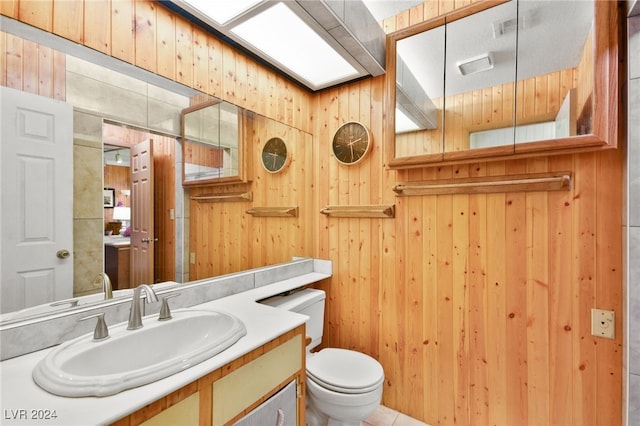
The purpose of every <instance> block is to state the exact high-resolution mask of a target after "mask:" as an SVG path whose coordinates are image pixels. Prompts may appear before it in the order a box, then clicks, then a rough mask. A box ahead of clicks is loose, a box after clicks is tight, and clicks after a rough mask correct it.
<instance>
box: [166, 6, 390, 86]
mask: <svg viewBox="0 0 640 426" xmlns="http://www.w3.org/2000/svg"><path fill="white" fill-rule="evenodd" d="M338 3H339V2H325V1H321V0H170V1H166V2H163V4H166V5H167V7H169V8H170V9H172V10H174V11H175V12H177V13H179V14H180V15H182V16H184V17H185V18H187V19H189V20H190V21H192V22H194V23H196V24H197V25H200V26H201V27H202V28H204V29H205V30H208V31H211V30H213V31H212V32H213V34H214V35H215V36H217V37H220V36H221V38H222V39H223V40H224V41H227V42H230V44H232V45H233V46H234V47H238V48H240V49H241V50H243V51H244V53H247V54H248V55H249V56H252V57H254V58H256V59H258V60H259V61H263V62H265V63H268V64H270V65H271V66H272V67H273V68H274V69H275V70H277V71H278V72H279V73H281V74H283V75H285V76H286V77H288V78H290V79H291V80H293V81H295V82H296V83H298V84H300V85H302V86H305V87H307V88H308V89H310V90H313V91H316V90H321V89H324V88H327V87H330V86H334V85H337V84H340V83H345V82H347V81H352V80H355V79H357V78H361V77H365V76H367V75H371V76H378V75H382V74H384V72H385V40H386V34H385V32H384V31H383V30H382V28H381V27H380V24H379V23H378V22H377V21H376V20H375V18H374V17H373V15H372V14H371V12H370V11H369V9H367V7H366V6H365V4H364V3H363V2H362V1H361V0H349V7H344V8H343V9H344V10H342V12H340V10H339V9H340V8H341V7H342V6H341V5H340V4H338ZM336 8H338V9H336Z"/></svg>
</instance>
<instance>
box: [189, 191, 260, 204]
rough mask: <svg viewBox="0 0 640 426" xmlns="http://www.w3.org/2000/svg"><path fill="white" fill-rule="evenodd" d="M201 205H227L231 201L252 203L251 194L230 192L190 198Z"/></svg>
mask: <svg viewBox="0 0 640 426" xmlns="http://www.w3.org/2000/svg"><path fill="white" fill-rule="evenodd" d="M191 199H192V200H194V201H199V202H202V203H227V202H231V201H253V192H230V193H227V194H203V195H196V196H193V197H191Z"/></svg>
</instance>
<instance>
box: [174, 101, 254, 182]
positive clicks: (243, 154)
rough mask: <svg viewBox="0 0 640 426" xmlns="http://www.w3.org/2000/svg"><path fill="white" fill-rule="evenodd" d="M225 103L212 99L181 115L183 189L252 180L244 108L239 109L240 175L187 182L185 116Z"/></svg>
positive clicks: (191, 107) (188, 109) (189, 108)
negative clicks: (248, 165)
mask: <svg viewBox="0 0 640 426" xmlns="http://www.w3.org/2000/svg"><path fill="white" fill-rule="evenodd" d="M223 102H225V101H223V100H222V99H217V98H213V97H211V100H208V101H206V102H200V103H197V104H195V105H192V106H190V107H187V108H185V109H183V110H182V112H181V113H180V133H181V137H180V145H182V186H183V187H196V186H205V185H226V184H235V183H246V182H248V181H250V180H251V179H250V178H249V171H248V170H249V169H248V167H247V164H249V161H250V159H249V157H250V154H249V153H248V150H247V144H246V139H247V135H246V127H247V126H246V120H247V115H248V111H247V110H246V109H244V108H242V107H237V108H238V174H237V175H235V176H223V177H216V178H210V179H200V180H191V181H186V180H185V158H186V155H185V154H186V149H187V148H186V142H187V138H186V137H185V134H184V120H185V115H186V114H189V113H191V112H195V111H199V110H201V109H204V108H207V107H210V106H213V105H217V104H220V103H223Z"/></svg>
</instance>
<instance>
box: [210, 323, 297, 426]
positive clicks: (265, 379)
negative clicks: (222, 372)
mask: <svg viewBox="0 0 640 426" xmlns="http://www.w3.org/2000/svg"><path fill="white" fill-rule="evenodd" d="M302 357H303V353H302V335H300V334H297V335H295V336H294V337H293V338H291V339H290V340H289V341H287V342H285V343H283V344H282V345H280V346H278V347H276V348H275V349H272V350H271V351H269V352H267V353H265V354H264V355H262V356H260V357H259V358H257V359H254V360H253V361H251V362H249V363H248V364H245V365H243V366H242V367H240V368H239V369H237V370H235V371H233V372H232V373H230V374H228V375H226V376H224V377H222V378H221V379H220V380H217V381H216V382H214V383H213V389H212V391H213V398H212V401H213V404H212V405H213V426H219V425H223V424H226V423H227V422H228V421H230V420H231V419H233V418H234V417H235V416H237V415H238V414H240V413H242V412H243V411H244V410H245V409H247V408H249V407H250V406H251V404H253V403H255V402H256V401H258V400H260V398H262V397H263V396H264V395H267V394H269V392H271V391H273V390H274V389H278V387H279V386H280V385H281V384H282V383H283V382H285V381H286V380H288V379H289V378H290V377H292V376H293V375H295V374H296V373H297V372H298V371H300V370H301V369H302V367H303V364H302V359H303V358H302Z"/></svg>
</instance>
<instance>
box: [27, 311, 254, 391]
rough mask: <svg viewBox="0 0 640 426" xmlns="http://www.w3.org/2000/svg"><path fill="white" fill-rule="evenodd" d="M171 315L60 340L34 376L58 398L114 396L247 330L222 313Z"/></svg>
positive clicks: (169, 371)
mask: <svg viewBox="0 0 640 426" xmlns="http://www.w3.org/2000/svg"><path fill="white" fill-rule="evenodd" d="M171 314H172V316H173V318H172V319H170V320H168V321H158V320H157V315H155V316H149V317H144V318H143V324H144V327H142V328H140V329H138V330H127V323H122V324H119V325H116V326H113V327H110V328H109V334H110V337H109V338H108V339H106V340H103V341H94V340H93V332H92V333H90V334H87V335H84V336H81V337H79V338H77V339H74V340H70V341H68V342H65V343H63V344H62V345H60V346H58V347H57V348H55V349H54V350H53V351H52V352H50V353H49V354H48V355H47V356H46V357H45V358H44V359H42V361H40V362H39V363H38V365H37V366H36V367H35V369H34V370H33V379H34V380H35V382H36V383H37V384H38V385H39V386H40V387H41V388H43V389H45V390H46V391H48V392H51V393H53V394H56V395H60V396H72V397H81V396H106V395H113V394H115V393H118V392H121V391H123V390H125V389H130V388H133V387H136V386H141V385H145V384H148V383H151V382H154V381H156V380H160V379H162V378H164V377H168V376H170V375H172V374H175V373H177V372H180V371H182V370H184V369H186V368H189V367H191V366H193V365H195V364H198V363H199V362H202V361H204V360H206V359H208V358H211V357H212V356H214V355H216V354H218V353H220V352H222V351H224V350H225V349H227V348H228V347H230V346H231V345H233V344H234V343H236V342H237V341H238V340H239V339H240V338H241V337H242V336H244V335H246V334H247V331H246V328H245V326H244V324H243V323H242V321H240V320H239V319H237V318H236V317H234V316H232V315H229V314H226V313H222V312H214V311H199V310H190V309H178V310H175V311H172V313H171Z"/></svg>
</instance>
